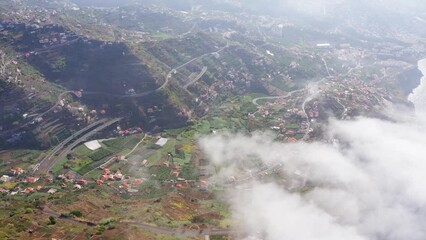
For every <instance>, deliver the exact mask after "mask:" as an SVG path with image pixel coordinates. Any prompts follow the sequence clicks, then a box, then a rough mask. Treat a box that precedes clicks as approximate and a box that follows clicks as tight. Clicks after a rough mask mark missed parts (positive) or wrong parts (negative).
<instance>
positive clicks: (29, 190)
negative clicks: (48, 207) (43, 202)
mask: <svg viewBox="0 0 426 240" xmlns="http://www.w3.org/2000/svg"><path fill="white" fill-rule="evenodd" d="M23 192H24V193H26V194H29V193H31V192H34V188H32V187H27V188H25V190H24V191H23Z"/></svg>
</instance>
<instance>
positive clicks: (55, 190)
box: [47, 188, 58, 194]
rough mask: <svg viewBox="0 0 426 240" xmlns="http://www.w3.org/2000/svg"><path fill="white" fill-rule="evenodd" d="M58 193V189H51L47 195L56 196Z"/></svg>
mask: <svg viewBox="0 0 426 240" xmlns="http://www.w3.org/2000/svg"><path fill="white" fill-rule="evenodd" d="M57 191H58V189H56V188H51V189H49V191H47V193H49V194H55V193H56V192H57Z"/></svg>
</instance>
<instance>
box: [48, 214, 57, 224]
mask: <svg viewBox="0 0 426 240" xmlns="http://www.w3.org/2000/svg"><path fill="white" fill-rule="evenodd" d="M49 224H50V225H55V224H56V219H55V218H54V217H53V216H50V217H49Z"/></svg>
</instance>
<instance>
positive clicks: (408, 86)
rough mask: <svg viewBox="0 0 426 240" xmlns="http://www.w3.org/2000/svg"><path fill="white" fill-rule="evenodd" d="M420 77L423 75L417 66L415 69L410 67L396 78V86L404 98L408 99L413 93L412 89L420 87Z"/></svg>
mask: <svg viewBox="0 0 426 240" xmlns="http://www.w3.org/2000/svg"><path fill="white" fill-rule="evenodd" d="M422 77H423V74H422V72H421V71H420V69H419V65H418V64H417V66H416V67H412V68H410V69H408V70H406V71H404V72H403V73H401V74H400V75H399V76H398V85H399V86H400V88H401V89H402V91H403V93H404V96H405V97H407V98H408V97H409V96H410V95H411V94H412V93H413V91H414V89H416V88H417V87H418V86H419V85H420V83H421V79H422Z"/></svg>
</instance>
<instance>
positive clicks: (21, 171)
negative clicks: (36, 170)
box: [9, 168, 24, 175]
mask: <svg viewBox="0 0 426 240" xmlns="http://www.w3.org/2000/svg"><path fill="white" fill-rule="evenodd" d="M9 172H10V173H12V174H13V175H21V174H22V173H24V170H23V169H22V168H16V169H10V170H9Z"/></svg>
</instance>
